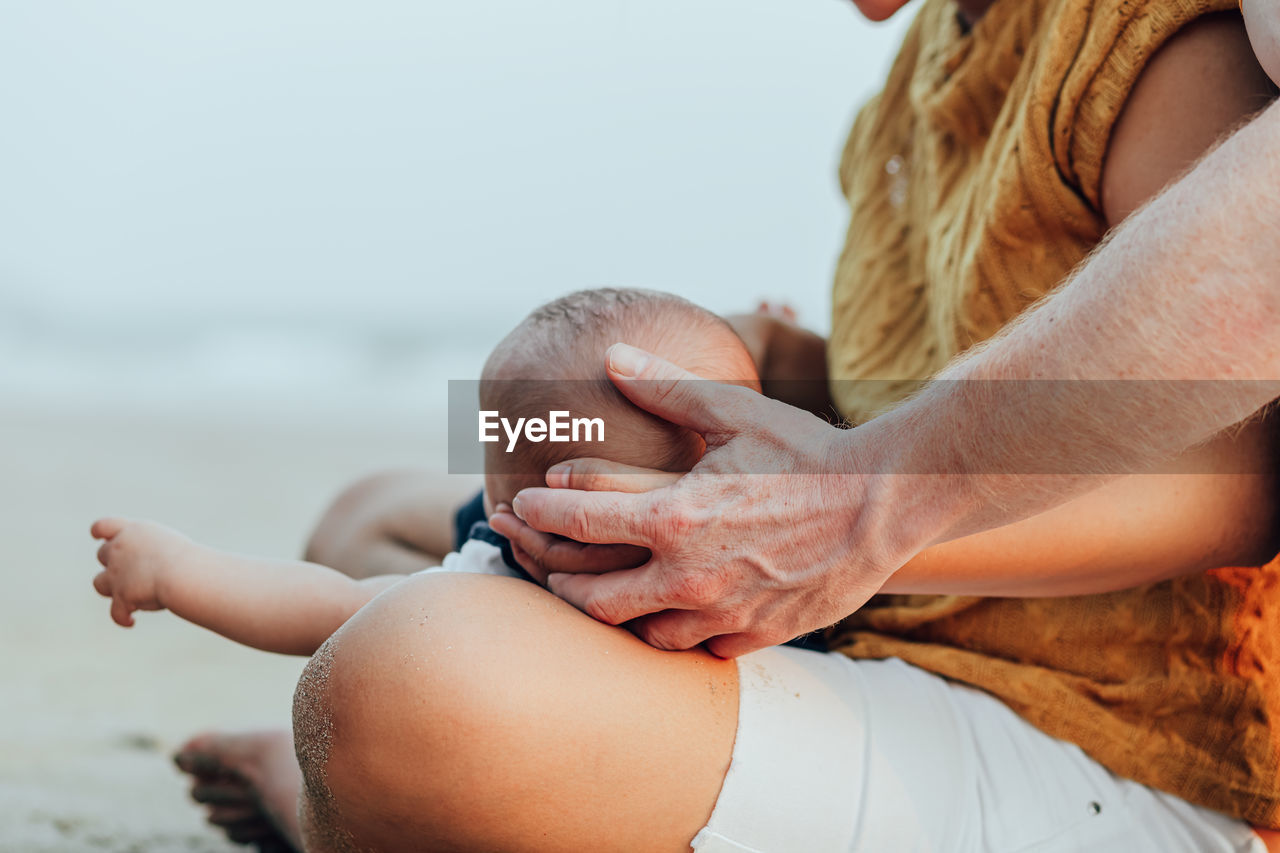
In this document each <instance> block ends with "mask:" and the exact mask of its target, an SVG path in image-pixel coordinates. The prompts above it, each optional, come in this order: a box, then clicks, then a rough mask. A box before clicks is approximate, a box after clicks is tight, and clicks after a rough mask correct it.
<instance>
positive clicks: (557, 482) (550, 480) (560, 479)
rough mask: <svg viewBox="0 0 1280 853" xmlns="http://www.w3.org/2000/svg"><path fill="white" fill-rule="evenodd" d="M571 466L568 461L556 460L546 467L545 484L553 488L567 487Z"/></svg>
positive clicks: (571, 470) (571, 471)
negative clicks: (553, 463)
mask: <svg viewBox="0 0 1280 853" xmlns="http://www.w3.org/2000/svg"><path fill="white" fill-rule="evenodd" d="M572 473H573V466H572V465H570V464H569V463H568V462H558V463H556V464H555V465H552V466H551V467H550V468H548V469H547V485H548V486H550V487H551V488H553V489H567V488H569V475H570V474H572Z"/></svg>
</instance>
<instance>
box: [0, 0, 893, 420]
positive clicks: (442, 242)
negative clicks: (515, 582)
mask: <svg viewBox="0 0 1280 853" xmlns="http://www.w3.org/2000/svg"><path fill="white" fill-rule="evenodd" d="M911 14H913V10H911V9H908V10H907V11H906V12H905V13H903V15H901V16H900V17H899V18H898V19H895V20H894V21H891V22H890V23H889V24H887V25H870V24H868V23H867V22H866V21H865V20H863V19H862V18H861V17H860V16H859V15H858V14H857V12H856V11H855V10H854V9H853V8H852V5H851V4H848V3H844V2H836V0H808V2H781V0H701V2H698V3H693V4H690V3H687V2H677V0H654V2H645V3H640V2H632V0H555V2H542V3H521V2H517V0H491V2H489V3H487V4H440V3H415V2H410V1H409V0H380V2H372V3H366V4H359V5H358V6H356V5H352V4H340V3H332V2H328V3H310V4H303V3H301V2H298V0H289V2H279V3H272V4H250V3H248V2H245V0H234V2H227V3H222V4H217V5H215V6H191V5H189V4H169V3H163V2H160V0H129V2H122V1H121V2H108V3H101V2H93V1H92V0H76V2H70V0H68V2H56V3H22V4H9V6H8V8H7V9H6V15H5V18H6V20H5V26H4V27H3V28H0V77H2V78H3V79H5V80H6V81H8V85H6V86H4V87H0V105H2V106H3V109H4V114H5V116H6V118H7V119H8V124H9V126H10V128H11V131H10V132H9V133H7V134H5V135H4V137H3V138H0V176H2V179H3V184H4V186H5V187H6V192H5V195H4V198H3V201H0V227H3V229H4V231H5V233H6V235H7V236H8V239H7V240H6V241H4V244H3V246H0V358H4V359H5V363H6V369H5V370H4V371H3V372H2V373H0V395H2V396H3V399H5V400H6V402H7V404H8V405H9V406H14V405H17V404H19V403H22V404H24V405H31V406H36V407H49V408H50V409H58V408H60V407H69V408H71V409H79V408H83V407H85V406H88V405H90V404H92V403H94V402H95V401H101V400H106V399H112V400H116V401H120V400H124V401H126V402H127V403H128V404H130V405H133V406H137V407H138V410H139V411H152V410H154V411H168V410H174V411H177V410H183V411H185V410H191V411H204V410H206V409H210V408H212V409H218V408H225V407H226V405H227V404H228V402H231V403H234V404H235V406H239V407H241V408H243V409H244V410H245V412H249V411H253V412H259V411H260V412H269V411H272V410H273V406H274V407H275V408H280V407H281V406H282V405H284V406H300V407H303V408H308V407H310V408H319V409H322V410H327V409H333V410H340V411H348V410H352V409H353V408H354V409H359V408H360V406H353V402H354V403H359V404H360V405H362V406H363V405H366V404H367V406H372V407H375V408H378V407H389V409H388V411H392V412H399V411H403V412H406V413H409V414H411V415H414V416H417V415H424V414H429V413H430V412H432V411H435V410H437V409H438V407H439V406H442V405H443V402H444V399H445V389H444V385H445V380H447V379H456V378H467V377H470V376H474V375H475V374H476V372H477V371H478V369H479V366H480V362H481V361H482V359H483V357H484V355H485V353H486V352H487V351H488V349H489V347H490V346H491V345H492V344H493V343H494V342H495V341H496V340H497V339H498V338H499V337H500V336H501V335H503V334H504V333H505V332H506V331H507V330H508V329H509V328H510V327H511V326H512V325H513V324H514V323H515V322H517V321H518V320H519V319H520V317H522V316H523V315H524V314H525V313H526V312H527V311H528V310H529V309H531V308H532V307H533V306H535V305H536V304H538V303H540V302H543V301H546V300H547V299H550V298H553V297H555V296H556V295H559V294H561V293H564V292H566V291H568V290H573V289H577V288H581V287H591V286H602V285H615V286H637V287H651V288H657V289H665V290H671V291H674V292H677V293H680V294H681V295H684V296H686V297H688V298H690V299H693V300H694V301H697V302H699V303H701V304H704V305H706V306H707V307H709V308H711V309H713V310H717V311H721V312H732V311H742V310H749V309H750V308H751V307H752V306H753V305H754V304H755V302H756V301H757V300H758V299H760V298H769V299H773V300H779V301H782V300H785V301H788V302H790V303H791V304H793V305H794V306H795V307H796V308H797V309H798V311H799V312H800V315H801V320H802V322H804V323H805V324H806V325H808V326H810V327H813V328H816V329H819V330H823V331H825V329H826V328H827V325H828V317H829V309H828V307H827V293H828V288H829V277H830V274H831V270H832V268H833V266H834V262H835V258H836V254H837V252H838V250H839V247H840V243H841V239H842V235H843V230H844V227H845V216H844V211H843V207H842V204H841V199H840V197H839V190H838V185H837V181H836V174H835V167H836V161H837V157H838V154H839V151H840V148H841V145H842V143H843V139H844V135H845V133H846V132H847V130H848V126H849V124H850V122H851V120H852V117H853V115H854V113H855V111H856V109H857V107H859V106H860V105H861V104H862V103H863V102H864V101H865V100H866V99H867V97H869V96H870V95H871V94H872V93H873V92H874V91H875V90H876V89H877V87H878V86H879V84H880V81H881V80H882V79H883V77H884V75H885V73H886V71H887V68H888V62H889V59H890V57H891V56H892V54H893V52H894V50H895V49H896V47H897V44H898V42H899V41H900V39H901V35H902V32H903V31H904V30H905V27H906V24H907V23H908V19H909V17H910V15H911ZM24 401H25V402H24Z"/></svg>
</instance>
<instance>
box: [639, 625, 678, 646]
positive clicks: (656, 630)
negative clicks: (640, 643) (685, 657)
mask: <svg viewBox="0 0 1280 853" xmlns="http://www.w3.org/2000/svg"><path fill="white" fill-rule="evenodd" d="M640 639H642V640H644V641H645V642H646V643H648V644H649V645H651V646H653V647H654V648H655V649H663V650H665V651H677V650H678V649H679V648H680V647H679V646H678V645H677V644H676V643H675V640H674V638H673V637H672V636H671V635H670V632H669V631H666V630H664V629H662V628H660V627H654V626H652V625H642V626H640Z"/></svg>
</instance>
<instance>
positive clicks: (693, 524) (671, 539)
mask: <svg viewBox="0 0 1280 853" xmlns="http://www.w3.org/2000/svg"><path fill="white" fill-rule="evenodd" d="M649 526H650V530H651V533H652V537H653V540H654V542H656V543H657V544H658V546H659V547H661V548H663V549H669V548H671V547H673V546H676V545H678V544H680V543H681V542H683V541H685V539H687V538H688V537H689V535H690V534H691V533H693V532H694V530H695V529H696V528H697V527H698V522H697V519H696V517H695V515H694V513H693V512H692V508H691V507H690V506H689V504H688V503H687V502H686V501H685V500H683V499H681V498H678V497H673V498H671V499H669V500H667V501H665V502H662V503H655V504H653V505H651V506H650V507H649Z"/></svg>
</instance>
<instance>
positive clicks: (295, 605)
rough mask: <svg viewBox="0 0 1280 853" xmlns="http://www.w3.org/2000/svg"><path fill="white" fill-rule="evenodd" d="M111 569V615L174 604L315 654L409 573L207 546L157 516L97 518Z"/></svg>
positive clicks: (229, 632) (106, 576)
mask: <svg viewBox="0 0 1280 853" xmlns="http://www.w3.org/2000/svg"><path fill="white" fill-rule="evenodd" d="M90 532H91V533H92V534H93V536H94V538H96V539H104V540H106V541H105V542H104V543H103V544H102V547H101V548H100V549H98V561H99V562H100V563H102V565H103V570H102V572H100V573H99V574H98V576H97V577H95V578H94V579H93V586H94V588H95V589H96V590H97V591H98V592H99V593H100V594H101V595H103V596H107V597H109V598H111V618H112V619H114V620H115V621H116V622H117V623H118V624H120V625H123V626H124V627H126V628H127V627H130V626H132V625H133V612H134V611H135V610H171V611H173V612H174V613H176V614H177V615H178V616H181V617H182V618H183V619H186V620H187V621H188V622H194V623H195V624H197V625H201V626H203V627H205V628H208V629H209V630H211V631H216V632H217V633H219V634H221V635H222V636H224V637H226V638H228V639H231V640H235V641H236V642H237V643H243V644H244V645H246V646H252V647H253V648H255V649H262V650H263V651H268V652H279V653H281V654H294V655H310V654H312V653H314V652H315V650H316V649H317V648H319V647H320V645H321V644H322V643H323V642H324V641H325V640H326V639H328V638H329V635H330V634H332V633H333V632H334V631H336V630H338V628H340V627H341V626H342V624H343V623H344V622H346V621H347V619H349V618H350V617H351V615H352V614H353V613H355V612H356V611H357V610H359V609H360V608H361V607H363V606H364V605H365V604H366V603H368V602H369V601H370V600H372V599H373V597H374V596H376V595H377V594H378V593H380V592H382V591H383V590H384V589H387V588H388V587H390V586H392V585H393V584H395V583H396V582H398V581H400V580H403V576H401V575H386V576H381V577H372V578H366V579H364V580H353V579H351V578H349V577H347V576H346V575H343V574H340V573H338V572H336V571H334V570H333V569H329V568H326V567H324V566H320V565H316V564H315V563H303V562H298V561H293V560H269V559H263V558H259V557H245V556H241V555H238V554H229V553H226V552H224V551H218V550H215V549H213V548H207V547H205V546H203V545H198V544H196V543H195V542H192V541H191V540H190V539H188V538H187V537H186V536H183V535H182V534H180V533H178V532H177V531H175V530H171V529H169V528H167V527H164V526H162V525H159V524H155V523H154V522H149V521H128V520H124V519H116V518H107V519H101V520H99V521H97V522H94V525H93V527H92V529H91V531H90Z"/></svg>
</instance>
